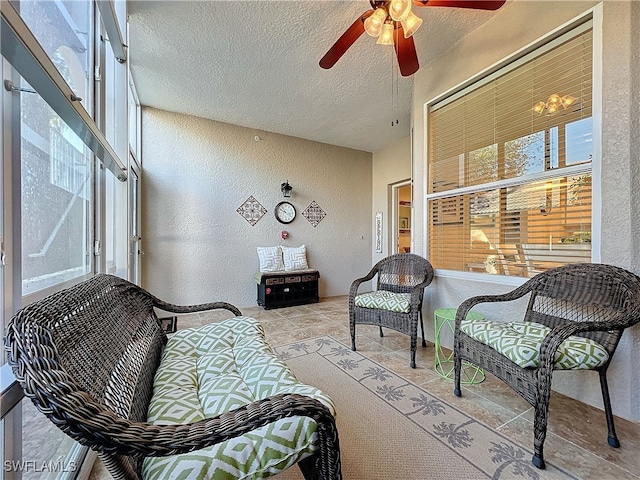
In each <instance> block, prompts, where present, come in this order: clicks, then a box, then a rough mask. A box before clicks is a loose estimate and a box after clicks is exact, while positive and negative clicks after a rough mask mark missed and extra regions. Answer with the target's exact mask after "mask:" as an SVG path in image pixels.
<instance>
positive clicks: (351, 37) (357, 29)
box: [320, 10, 373, 68]
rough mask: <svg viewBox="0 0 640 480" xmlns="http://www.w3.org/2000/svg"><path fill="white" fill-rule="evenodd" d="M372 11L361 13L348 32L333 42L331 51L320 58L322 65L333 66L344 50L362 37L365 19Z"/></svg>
mask: <svg viewBox="0 0 640 480" xmlns="http://www.w3.org/2000/svg"><path fill="white" fill-rule="evenodd" d="M372 13H373V10H367V11H366V12H364V13H363V14H362V15H360V17H358V18H357V19H356V21H355V22H353V24H352V25H351V26H350V27H349V28H347V30H346V32H344V33H343V34H342V36H341V37H340V38H339V39H338V41H337V42H336V43H334V44H333V47H331V48H330V49H329V51H328V52H327V53H325V54H324V57H322V58H321V59H320V66H321V67H322V68H331V67H333V66H334V65H335V64H336V62H337V61H338V60H340V57H342V55H344V52H346V51H347V50H348V49H349V47H350V46H351V45H353V43H354V42H355V41H356V40H357V39H358V38H360V35H362V34H363V33H364V21H365V19H366V18H368V17H369V15H371V14H372Z"/></svg>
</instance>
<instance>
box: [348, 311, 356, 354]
mask: <svg viewBox="0 0 640 480" xmlns="http://www.w3.org/2000/svg"><path fill="white" fill-rule="evenodd" d="M349 330H350V332H351V350H353V351H354V352H355V351H356V319H355V317H354V315H353V314H350V315H349Z"/></svg>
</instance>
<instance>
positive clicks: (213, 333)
mask: <svg viewBox="0 0 640 480" xmlns="http://www.w3.org/2000/svg"><path fill="white" fill-rule="evenodd" d="M280 393H298V394H302V395H307V396H309V397H312V398H316V399H318V400H320V401H321V402H322V403H324V404H325V405H326V406H327V407H329V409H330V410H331V411H332V412H333V413H334V414H335V407H334V405H333V403H332V401H331V399H330V398H329V397H328V396H327V395H325V394H324V393H322V392H321V391H320V390H318V389H317V388H315V387H312V386H309V385H304V384H302V383H300V382H299V381H298V380H297V379H296V377H295V376H294V375H293V374H292V373H291V371H290V370H289V369H288V367H287V366H286V365H285V364H284V363H283V362H282V361H281V360H279V359H278V358H277V357H276V356H275V355H274V354H273V352H272V351H271V348H270V347H269V345H268V344H267V343H266V341H265V339H264V330H263V329H262V326H261V325H260V324H259V323H258V322H257V321H256V320H255V319H253V318H249V317H237V318H232V319H229V320H225V321H223V322H219V323H213V324H210V325H207V326H205V327H201V328H192V329H187V330H181V331H179V332H177V333H176V334H175V335H174V336H173V337H171V338H170V339H169V341H168V342H167V346H166V348H165V351H164V354H163V357H162V361H161V363H160V367H159V368H158V371H157V372H156V376H155V379H154V394H153V398H152V399H151V404H150V405H149V412H148V421H149V422H152V423H156V424H183V423H190V422H194V421H198V420H201V419H203V418H210V417H215V416H217V415H219V414H220V413H223V412H226V411H229V410H233V409H236V408H238V407H240V406H242V405H245V404H247V403H250V402H253V401H255V400H260V399H263V398H266V397H268V396H271V395H275V394H280ZM316 429H317V425H316V423H315V421H313V420H311V419H310V418H308V417H291V418H285V419H281V420H278V421H276V422H272V423H270V424H268V425H265V426H264V427H261V428H258V429H255V430H253V431H251V432H249V433H247V434H245V435H243V436H241V437H238V438H235V439H232V440H229V441H227V442H223V443H220V444H218V445H214V446H211V447H208V448H204V449H201V450H198V451H196V452H192V453H188V454H182V455H172V456H168V457H158V458H146V459H145V460H144V463H143V469H142V474H143V478H145V479H147V480H151V479H157V480H161V479H162V480H165V479H172V478H176V479H177V478H181V479H206V478H211V479H213V478H215V479H237V478H241V479H244V478H246V479H249V478H265V477H268V476H271V475H275V474H276V473H278V472H281V471H283V470H284V469H286V468H288V467H290V466H291V465H293V464H294V463H296V462H297V461H299V460H301V459H303V458H305V457H307V456H309V455H311V454H313V453H314V452H315V451H316V450H317V448H318V447H317V432H316Z"/></svg>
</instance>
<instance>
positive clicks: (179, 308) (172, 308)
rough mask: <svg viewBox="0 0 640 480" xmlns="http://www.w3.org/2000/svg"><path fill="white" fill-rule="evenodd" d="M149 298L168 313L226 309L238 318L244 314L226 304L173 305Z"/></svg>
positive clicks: (155, 305) (154, 304) (155, 298)
mask: <svg viewBox="0 0 640 480" xmlns="http://www.w3.org/2000/svg"><path fill="white" fill-rule="evenodd" d="M149 296H150V297H151V299H152V300H153V306H154V307H157V308H159V309H161V310H164V311H166V312H172V313H193V312H205V311H207V310H216V309H225V310H229V311H230V312H231V313H233V314H234V315H236V316H240V315H242V313H241V312H240V310H239V309H238V308H237V307H235V306H234V305H231V304H230V303H226V302H211V303H201V304H198V305H173V304H171V303H167V302H165V301H162V300H160V299H159V298H157V297H154V296H153V295H151V294H149Z"/></svg>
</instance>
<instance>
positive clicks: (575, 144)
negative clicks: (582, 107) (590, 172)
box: [566, 117, 593, 165]
mask: <svg viewBox="0 0 640 480" xmlns="http://www.w3.org/2000/svg"><path fill="white" fill-rule="evenodd" d="M566 131H567V141H566V142H567V165H574V164H578V163H585V162H590V161H591V160H592V158H593V119H592V118H591V117H589V118H583V119H582V120H578V121H576V122H573V123H568V124H567V126H566Z"/></svg>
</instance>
